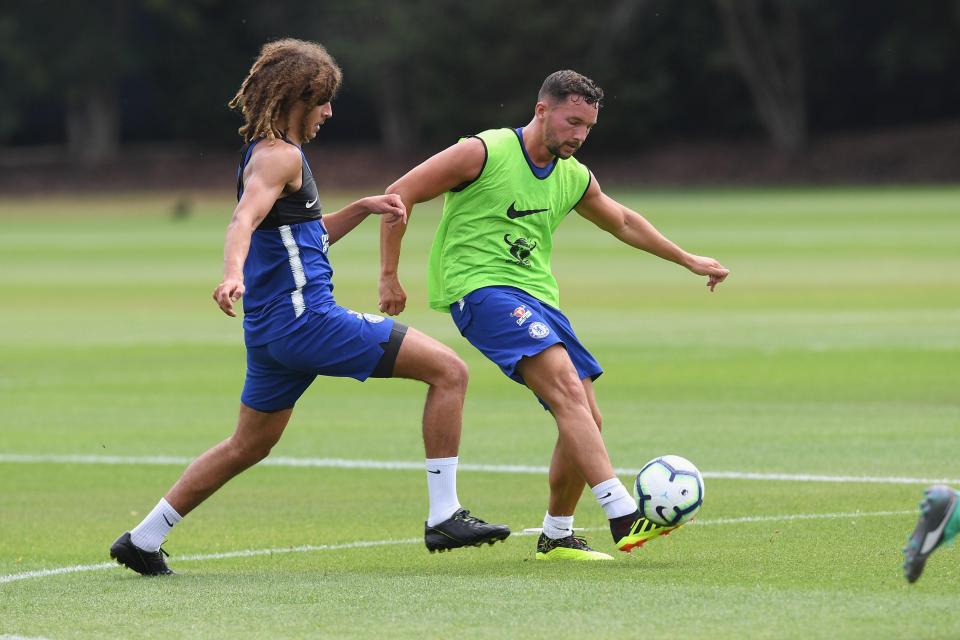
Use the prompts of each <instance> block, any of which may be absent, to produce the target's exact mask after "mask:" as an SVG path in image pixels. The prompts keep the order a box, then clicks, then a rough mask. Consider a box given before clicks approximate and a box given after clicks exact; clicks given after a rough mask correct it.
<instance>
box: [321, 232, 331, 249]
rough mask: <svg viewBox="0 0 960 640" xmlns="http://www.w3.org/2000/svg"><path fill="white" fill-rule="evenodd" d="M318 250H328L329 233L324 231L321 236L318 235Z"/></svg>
mask: <svg viewBox="0 0 960 640" xmlns="http://www.w3.org/2000/svg"><path fill="white" fill-rule="evenodd" d="M320 250H321V251H323V253H325V254H326V253H327V252H329V251H330V234H329V233H325V234H323V235H322V236H320Z"/></svg>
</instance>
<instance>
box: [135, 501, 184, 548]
mask: <svg viewBox="0 0 960 640" xmlns="http://www.w3.org/2000/svg"><path fill="white" fill-rule="evenodd" d="M180 520H182V518H181V517H180V514H179V513H177V511H176V509H174V508H173V507H171V506H170V503H168V502H167V501H166V499H165V498H160V502H158V503H157V506H155V507H154V508H153V511H151V512H150V513H149V514H147V517H146V518H144V519H143V522H141V523H140V524H138V525H137V526H136V527H134V528H133V529H131V530H130V542H132V543H133V544H134V545H136V546H138V547H140V548H141V549H143V550H144V551H156V550H157V549H159V548H160V545H161V544H163V540H164V538H166V537H167V534H168V533H170V529H173V525H175V524H177V523H178V522H180Z"/></svg>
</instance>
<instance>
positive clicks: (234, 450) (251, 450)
mask: <svg viewBox="0 0 960 640" xmlns="http://www.w3.org/2000/svg"><path fill="white" fill-rule="evenodd" d="M229 443H230V454H231V457H232V458H233V459H234V461H235V462H236V464H238V465H241V466H243V467H252V466H253V465H255V464H257V463H258V462H260V461H261V460H263V459H264V458H266V457H267V456H269V455H270V451H271V450H272V449H273V445H274V444H276V441H275V440H272V439H263V438H260V439H244V440H241V439H239V438H231V439H230V441H229Z"/></svg>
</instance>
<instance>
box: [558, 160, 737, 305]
mask: <svg viewBox="0 0 960 640" xmlns="http://www.w3.org/2000/svg"><path fill="white" fill-rule="evenodd" d="M576 210H577V213H579V214H580V215H581V216H583V217H584V218H586V219H587V220H589V221H590V222H592V223H593V224H595V225H597V226H598V227H600V228H601V229H603V230H604V231H606V232H608V233H610V234H611V235H613V236H614V237H615V238H617V239H618V240H620V241H621V242H623V243H625V244H628V245H630V246H631V247H636V248H637V249H642V250H644V251H646V252H648V253H652V254H653V255H655V256H657V257H659V258H663V259H664V260H669V261H670V262H675V263H677V264H679V265H682V266H684V267H686V268H687V269H689V270H690V271H692V272H693V273H695V274H697V275H701V276H707V277H708V281H707V286H708V287H709V288H710V291H713V290H714V289H715V288H716V286H717V285H718V284H720V283H721V282H723V281H724V280H725V279H726V277H727V275H729V273H730V270H729V269H727V268H725V267H724V266H723V265H721V264H720V263H719V262H717V261H716V260H714V259H713V258H708V257H706V256H697V255H693V254H692V253H688V252H686V251H684V250H683V249H681V248H680V247H679V246H677V245H676V244H674V243H673V242H671V241H670V240H669V239H668V238H667V237H666V236H664V235H663V234H662V233H660V232H659V231H657V229H656V227H654V226H653V225H652V224H650V222H649V221H648V220H647V219H646V218H644V217H643V216H642V215H640V214H639V213H637V212H636V211H633V210H632V209H630V208H628V207H625V206H624V205H622V204H620V203H619V202H617V201H616V200H614V199H613V198H611V197H610V196H608V195H607V194H605V193H604V192H603V190H602V189H601V188H600V184H599V183H598V182H597V179H596V177H594V176H593V175H592V174H591V176H590V187H589V188H588V189H587V192H586V193H585V194H584V196H583V199H582V200H580V202H579V203H577V206H576Z"/></svg>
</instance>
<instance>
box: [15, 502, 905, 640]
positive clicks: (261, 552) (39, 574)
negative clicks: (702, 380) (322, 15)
mask: <svg viewBox="0 0 960 640" xmlns="http://www.w3.org/2000/svg"><path fill="white" fill-rule="evenodd" d="M915 513H916V510H915V509H914V510H910V511H864V512H861V511H851V512H846V513H795V514H785V515H775V516H745V517H742V518H715V519H713V520H696V521H694V522H691V523H690V524H691V525H696V526H700V527H702V526H708V525H717V524H751V523H757V522H791V521H794V520H839V519H844V518H879V517H889V516H902V515H908V514H911V515H912V514H915ZM580 530H581V531H606V530H607V528H606V527H597V528H587V529H580ZM539 531H540V530H539V529H525V530H522V531H520V532H516V533H513V534H512V536H513V537H517V536H525V535H533V534H534V533H539ZM422 542H423V538H405V539H402V540H360V541H357V542H345V543H342V544H317V545H312V544H307V545H301V546H298V547H278V548H274V549H241V550H239V551H224V552H221V553H205V554H197V555H186V556H177V561H180V562H185V561H195V562H203V561H206V560H222V559H224V558H251V557H255V556H270V555H279V554H283V553H311V552H314V551H342V550H345V549H365V548H369V547H385V546H389V545H397V544H417V543H422ZM114 567H119V565H117V564H116V563H114V562H100V563H97V564H78V565H74V566H72V567H59V568H56V569H39V570H36V571H24V572H22V573H12V574H8V575H4V576H0V584H8V583H11V582H19V581H21V580H30V579H32V578H46V577H48V576H56V575H63V574H66V573H80V572H83V571H99V570H101V569H111V568H114ZM0 640H3V636H0Z"/></svg>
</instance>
